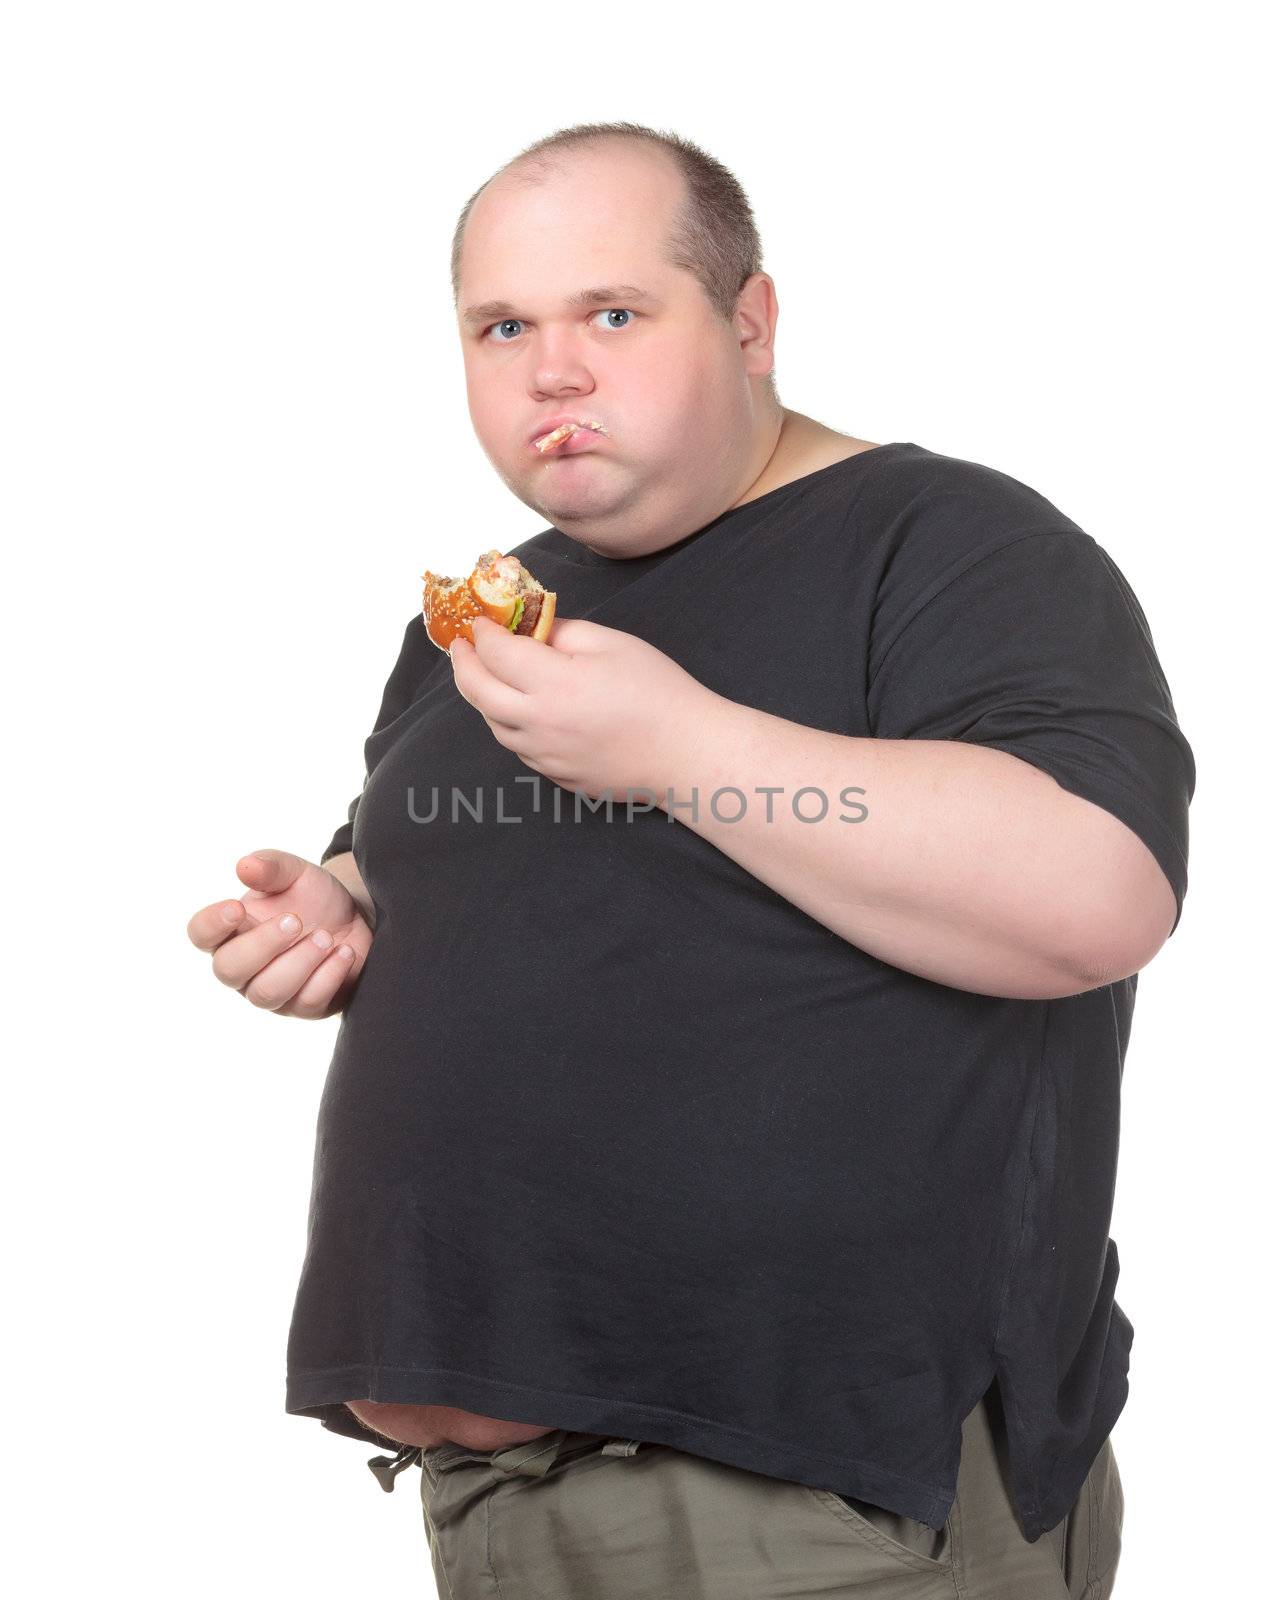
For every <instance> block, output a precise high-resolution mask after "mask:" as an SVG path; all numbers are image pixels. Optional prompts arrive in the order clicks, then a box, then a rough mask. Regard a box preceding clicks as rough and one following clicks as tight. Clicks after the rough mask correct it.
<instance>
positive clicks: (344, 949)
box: [339, 944, 353, 961]
mask: <svg viewBox="0 0 1268 1600" xmlns="http://www.w3.org/2000/svg"><path fill="white" fill-rule="evenodd" d="M339 954H340V955H341V956H342V957H343V959H344V960H345V961H351V960H352V956H353V950H352V946H351V945H350V944H341V945H340V946H339Z"/></svg>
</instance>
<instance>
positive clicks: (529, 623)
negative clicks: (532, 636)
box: [515, 589, 545, 633]
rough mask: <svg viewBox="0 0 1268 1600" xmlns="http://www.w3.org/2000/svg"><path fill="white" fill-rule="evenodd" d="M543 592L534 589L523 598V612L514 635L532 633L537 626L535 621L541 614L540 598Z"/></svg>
mask: <svg viewBox="0 0 1268 1600" xmlns="http://www.w3.org/2000/svg"><path fill="white" fill-rule="evenodd" d="M544 593H545V591H544V590H542V589H535V590H533V591H532V592H531V593H529V594H526V595H525V596H524V610H523V613H522V614H521V616H520V620H519V626H518V627H517V628H516V630H515V631H516V633H532V631H533V629H534V628H535V627H536V626H537V619H538V617H540V616H541V614H542V597H543V595H544Z"/></svg>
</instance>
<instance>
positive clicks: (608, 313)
mask: <svg viewBox="0 0 1268 1600" xmlns="http://www.w3.org/2000/svg"><path fill="white" fill-rule="evenodd" d="M595 316H597V317H629V318H633V317H636V316H638V312H637V311H630V310H628V309H627V308H626V307H624V306H607V307H605V308H604V309H603V310H602V311H596V312H595ZM523 326H524V324H523V323H522V322H521V321H520V320H519V318H518V317H505V318H504V319H503V320H502V321H501V322H491V323H490V324H489V326H488V327H487V328H486V329H485V330H484V333H485V337H486V338H489V337H490V336H494V334H495V330H496V333H497V334H500V333H501V331H502V329H503V328H522V327H523ZM618 327H621V328H627V327H629V323H628V322H622V323H620V324H618ZM616 331H617V328H616V327H613V326H612V325H611V324H609V325H608V332H609V333H615V332H616ZM514 342H515V337H514V335H512V336H511V337H510V338H507V339H502V338H498V337H496V336H494V337H493V343H494V344H514Z"/></svg>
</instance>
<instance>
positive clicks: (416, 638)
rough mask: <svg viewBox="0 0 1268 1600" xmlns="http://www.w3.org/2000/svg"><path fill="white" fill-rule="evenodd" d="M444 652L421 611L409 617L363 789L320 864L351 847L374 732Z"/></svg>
mask: <svg viewBox="0 0 1268 1600" xmlns="http://www.w3.org/2000/svg"><path fill="white" fill-rule="evenodd" d="M442 655H443V652H442V651H440V650H438V649H437V647H436V646H435V645H434V644H433V643H432V642H431V640H430V639H429V638H428V637H427V630H426V628H425V626H424V624H423V619H422V614H421V613H419V614H417V615H415V616H413V617H411V618H410V620H409V622H408V623H407V624H406V627H405V634H404V637H403V638H402V640H401V647H400V650H399V651H398V653H397V657H396V665H395V666H394V667H393V668H392V671H391V673H390V674H389V676H388V680H387V683H386V684H385V685H384V688H383V698H382V701H381V702H380V705H379V714H378V716H377V718H376V719H375V723H374V727H373V729H372V730H371V732H370V734H369V736H368V737H367V739H366V747H367V748H366V751H365V759H366V772H365V777H364V778H363V779H362V782H361V792H360V793H359V794H357V795H355V796H354V797H353V799H352V802H351V804H350V805H349V806H348V819H347V821H346V822H343V823H341V824H340V825H339V827H338V828H336V829H335V831H334V833H333V834H332V835H331V838H330V843H329V844H328V845H327V846H326V848H325V849H324V850H323V851H322V853H321V855H320V857H319V858H318V862H319V864H324V863H325V862H327V861H329V860H330V858H331V856H338V855H343V854H344V853H345V851H348V850H351V849H352V831H353V823H354V822H355V820H356V815H357V808H358V806H359V805H360V804H361V795H362V794H364V793H365V785H366V783H367V782H368V781H369V776H370V768H369V762H370V755H369V749H368V747H369V743H370V740H371V739H373V738H374V736H375V734H377V733H380V732H381V731H382V730H383V729H384V728H386V727H387V726H388V724H389V723H392V722H395V721H396V719H397V717H399V716H400V715H401V713H402V712H403V711H407V710H408V709H409V707H410V706H411V705H412V704H413V703H414V700H415V698H416V697H417V694H418V690H419V686H420V685H421V683H422V680H423V678H424V677H425V676H426V675H427V673H428V672H429V671H430V670H432V669H434V668H435V666H436V663H437V662H438V661H439V660H440V659H441V656H442Z"/></svg>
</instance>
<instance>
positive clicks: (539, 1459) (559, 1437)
mask: <svg viewBox="0 0 1268 1600" xmlns="http://www.w3.org/2000/svg"><path fill="white" fill-rule="evenodd" d="M567 1437H568V1430H567V1429H566V1428H556V1429H555V1430H554V1432H553V1433H548V1434H546V1435H545V1436H544V1438H543V1437H541V1436H539V1437H538V1438H536V1439H530V1440H529V1441H528V1442H527V1444H513V1445H510V1446H508V1447H507V1448H506V1449H505V1450H495V1451H494V1452H493V1454H492V1455H491V1456H490V1457H489V1465H490V1466H491V1467H494V1468H496V1469H497V1471H498V1472H503V1473H523V1474H525V1475H526V1476H528V1477H530V1478H543V1477H545V1475H546V1474H547V1473H548V1472H549V1471H550V1469H551V1467H552V1466H553V1465H554V1462H555V1457H556V1456H557V1455H558V1454H559V1447H560V1446H561V1445H562V1444H563V1442H564V1440H565V1439H566V1438H567Z"/></svg>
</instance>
